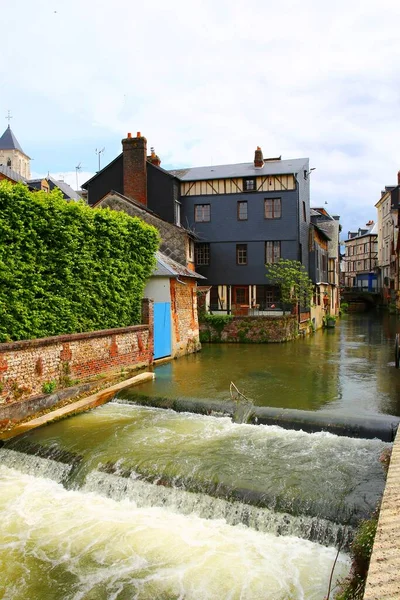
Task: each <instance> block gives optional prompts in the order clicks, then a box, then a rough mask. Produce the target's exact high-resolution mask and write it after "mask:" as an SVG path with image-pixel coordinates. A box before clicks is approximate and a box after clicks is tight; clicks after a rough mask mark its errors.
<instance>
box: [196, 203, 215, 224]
mask: <svg viewBox="0 0 400 600" xmlns="http://www.w3.org/2000/svg"><path fill="white" fill-rule="evenodd" d="M194 220H195V221H196V223H206V222H208V221H211V205H210V204H195V205H194Z"/></svg>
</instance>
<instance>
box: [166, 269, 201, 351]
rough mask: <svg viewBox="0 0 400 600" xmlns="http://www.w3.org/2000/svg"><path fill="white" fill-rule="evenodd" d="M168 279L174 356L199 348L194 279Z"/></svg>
mask: <svg viewBox="0 0 400 600" xmlns="http://www.w3.org/2000/svg"><path fill="white" fill-rule="evenodd" d="M181 281H182V282H183V283H180V282H179V281H177V280H176V279H170V292H171V310H172V322H173V342H174V343H173V346H174V350H173V353H174V356H181V355H183V354H190V353H191V352H197V351H198V350H200V339H199V322H198V318H197V294H196V281H195V280H193V279H191V278H190V277H182V278H181Z"/></svg>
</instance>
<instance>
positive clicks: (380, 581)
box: [364, 433, 400, 600]
mask: <svg viewBox="0 0 400 600" xmlns="http://www.w3.org/2000/svg"><path fill="white" fill-rule="evenodd" d="M399 598H400V434H399V433H397V436H396V439H395V442H394V445H393V450H392V456H391V459H390V465H389V471H388V475H387V480H386V487H385V491H384V493H383V499H382V504H381V510H380V513H379V520H378V528H377V531H376V536H375V541H374V547H373V550H372V556H371V562H370V566H369V571H368V577H367V583H366V586H365V593H364V600H397V599H399Z"/></svg>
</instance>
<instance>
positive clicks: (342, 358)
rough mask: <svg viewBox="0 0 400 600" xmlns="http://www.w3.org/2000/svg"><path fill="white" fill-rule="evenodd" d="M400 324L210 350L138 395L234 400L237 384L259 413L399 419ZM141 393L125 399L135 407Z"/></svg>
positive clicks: (344, 323)
mask: <svg viewBox="0 0 400 600" xmlns="http://www.w3.org/2000/svg"><path fill="white" fill-rule="evenodd" d="M396 332H400V320H399V319H398V318H396V317H390V316H388V315H382V316H381V315H375V314H373V313H368V314H362V315H348V316H345V317H344V318H342V319H340V320H339V321H338V323H337V325H336V328H335V329H329V330H322V331H318V332H317V333H316V334H315V335H313V336H311V337H307V338H304V339H299V340H297V341H295V342H291V343H285V344H264V345H263V344H255V345H252V344H241V345H239V344H238V345H235V344H204V345H203V349H202V351H201V352H200V353H198V354H195V355H190V356H187V357H183V358H180V359H179V360H176V361H172V362H170V363H168V364H165V365H162V366H160V367H157V368H156V371H155V372H156V379H155V381H154V382H149V383H147V384H144V385H142V386H140V393H142V394H144V395H149V396H159V397H166V398H177V397H182V398H210V399H213V400H229V385H230V382H231V381H233V382H234V383H235V384H236V385H237V387H238V388H239V390H240V391H241V392H242V393H243V394H245V395H246V396H247V397H248V398H251V399H252V400H253V401H254V404H256V405H258V406H275V407H284V408H298V409H302V410H319V409H324V410H333V411H336V412H340V413H342V414H344V413H345V414H349V415H355V416H358V415H367V414H377V413H380V414H382V413H384V414H392V415H396V416H400V371H399V370H397V369H395V368H394V338H395V334H396ZM136 393H137V389H135V388H132V390H131V391H125V392H124V393H121V394H120V397H121V398H130V399H134V396H135V394H136Z"/></svg>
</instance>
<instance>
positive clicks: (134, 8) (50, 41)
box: [0, 0, 400, 233]
mask: <svg viewBox="0 0 400 600" xmlns="http://www.w3.org/2000/svg"><path fill="white" fill-rule="evenodd" d="M1 13H2V35H1V48H2V61H1V64H0V77H1V81H2V85H1V89H0V119H1V117H2V115H4V117H6V115H7V110H8V109H10V110H11V111H12V115H13V119H12V120H11V127H12V129H13V131H14V133H15V134H16V136H17V138H18V140H19V142H20V144H21V145H22V147H23V149H24V151H25V152H26V153H27V154H28V155H29V156H31V157H32V159H33V160H32V163H31V169H32V173H33V175H44V174H46V173H47V172H48V171H50V173H52V174H54V175H56V176H57V177H58V176H62V177H63V178H64V179H65V180H66V181H68V182H69V183H70V184H71V185H73V187H76V184H75V182H76V171H75V167H76V166H77V165H78V164H81V165H82V170H81V172H80V174H79V182H80V183H83V182H84V181H85V180H86V179H88V178H89V177H90V176H91V175H92V174H93V173H94V172H95V171H96V170H97V165H98V162H97V156H96V154H95V150H96V148H97V149H101V148H103V147H104V148H105V151H104V154H103V155H102V165H103V166H104V165H105V164H106V163H107V162H109V161H111V160H112V159H113V158H114V157H115V156H116V155H117V154H118V153H119V152H120V150H121V143H120V142H121V139H122V137H125V136H126V133H127V132H128V131H130V132H132V133H133V134H135V133H136V132H137V131H141V132H142V134H143V135H145V136H146V137H147V140H148V145H149V147H150V146H154V147H155V149H156V152H157V154H158V155H159V156H160V158H161V160H162V166H163V167H164V168H167V169H168V168H177V167H181V166H200V165H207V164H225V163H234V162H247V161H249V162H250V161H251V160H252V158H253V155H254V149H255V147H256V146H257V145H260V146H261V147H262V149H263V153H264V156H265V157H267V156H277V155H282V157H283V158H295V157H304V156H308V157H309V158H310V164H311V166H312V167H315V171H313V174H312V177H311V193H312V198H311V203H312V205H314V206H320V205H324V206H325V207H326V208H327V209H328V210H329V212H331V213H332V214H339V215H341V222H342V225H343V230H344V233H346V232H347V230H348V229H357V228H358V227H359V226H361V225H363V224H364V223H365V222H366V221H368V220H369V219H375V220H376V209H375V207H374V205H375V203H376V202H377V201H378V199H379V197H380V190H381V189H382V188H383V187H384V186H385V185H390V184H395V183H396V182H397V171H398V170H399V169H400V142H399V140H400V119H399V114H400V110H399V109H400V40H399V37H400V36H399V32H398V31H399V25H400V2H399V1H398V0H363V1H360V0H352V1H350V2H349V1H348V0H347V1H344V0H335V2H329V3H328V2H321V1H320V0H301V1H297V0H281V2H280V3H277V2H275V1H274V2H272V1H271V0H265V1H264V2H259V1H255V0H246V1H244V0H236V1H235V0H230V1H226V0H219V1H218V2H215V1H212V0H202V1H201V2H198V3H196V4H195V3H190V2H187V0H186V1H183V0H170V2H168V3H166V2H161V1H159V0H153V1H152V2H148V3H144V2H140V3H139V2H132V1H131V0H130V1H128V0H114V2H113V3H107V5H105V6H103V5H102V3H101V2H98V0H97V1H96V2H94V0H80V1H78V0H36V1H35V2H32V0H14V2H7V3H5V4H4V6H2V10H1ZM6 125H7V121H6V120H4V121H3V126H4V128H5V127H6ZM3 126H1V121H0V127H1V128H2V127H3ZM325 203H327V204H325Z"/></svg>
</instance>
